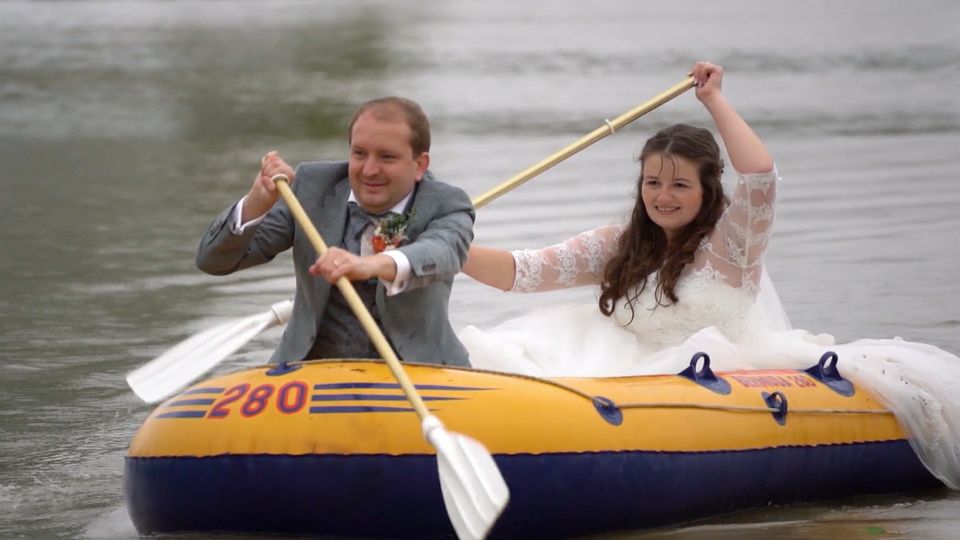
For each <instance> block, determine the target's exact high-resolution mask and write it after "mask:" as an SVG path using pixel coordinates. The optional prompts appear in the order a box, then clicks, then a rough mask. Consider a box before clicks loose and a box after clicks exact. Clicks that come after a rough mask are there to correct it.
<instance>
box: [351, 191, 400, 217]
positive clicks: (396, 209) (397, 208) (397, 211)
mask: <svg viewBox="0 0 960 540" xmlns="http://www.w3.org/2000/svg"><path fill="white" fill-rule="evenodd" d="M413 191H415V190H411V191H410V193H408V194H407V196H406V197H404V198H403V200H402V201H400V202H398V203H397V205H396V206H394V207H393V208H391V209H390V210H387V211H388V212H393V213H394V214H400V215H403V211H404V210H406V209H407V203H408V202H410V198H411V197H413ZM352 202H353V203H357V204H358V205H359V204H360V201H358V200H357V196H356V194H354V193H353V188H350V196H349V197H347V204H350V203H352ZM378 215H379V214H378Z"/></svg>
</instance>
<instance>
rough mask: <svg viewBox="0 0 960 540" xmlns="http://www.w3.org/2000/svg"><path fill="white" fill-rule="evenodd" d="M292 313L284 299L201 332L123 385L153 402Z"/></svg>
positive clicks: (176, 389) (133, 373) (131, 373)
mask: <svg viewBox="0 0 960 540" xmlns="http://www.w3.org/2000/svg"><path fill="white" fill-rule="evenodd" d="M292 311H293V302H291V301H289V300H284V301H282V302H277V303H276V304H274V305H272V306H270V310H269V311H265V312H263V313H260V314H257V315H251V316H250V317H244V318H243V319H239V320H236V321H230V322H226V323H222V324H220V325H217V326H215V327H213V328H209V329H207V330H204V331H203V332H200V333H199V334H196V335H194V336H191V337H189V338H187V339H185V340H183V341H181V342H180V343H178V344H176V345H175V346H174V347H173V348H171V349H170V350H168V351H167V352H165V353H163V354H161V355H160V356H158V357H156V358H154V359H153V360H151V361H149V362H147V363H146V364H144V365H142V366H140V367H139V368H137V369H135V370H133V371H131V372H130V373H128V374H127V384H129V385H130V388H131V389H132V390H133V392H134V393H135V394H137V396H139V397H140V399H142V400H143V401H145V402H147V403H156V402H158V401H160V400H162V399H165V398H167V397H169V396H171V395H173V394H174V393H176V392H177V391H179V390H181V389H182V388H184V387H185V386H187V385H188V384H190V383H191V382H193V381H194V380H196V379H197V378H199V377H200V376H201V375H203V374H204V373H206V372H207V371H210V370H211V369H212V368H213V367H214V366H216V365H217V364H219V363H220V362H221V361H222V360H223V359H224V358H226V357H227V356H230V355H231V354H233V353H234V352H235V351H236V350H237V349H239V348H240V347H243V346H244V345H245V344H246V343H247V342H248V341H250V340H251V339H253V338H254V337H255V336H256V335H257V334H259V333H260V332H263V331H264V330H266V329H268V328H271V327H273V326H277V325H280V324H284V323H286V322H287V321H288V320H290V314H291V312H292Z"/></svg>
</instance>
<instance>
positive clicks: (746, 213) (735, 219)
mask: <svg viewBox="0 0 960 540" xmlns="http://www.w3.org/2000/svg"><path fill="white" fill-rule="evenodd" d="M779 181H780V175H779V174H778V173H777V168H776V167H774V168H773V170H772V171H770V172H768V173H757V174H741V175H739V178H738V180H737V186H736V188H735V189H734V193H733V197H732V198H731V202H730V206H729V207H727V209H726V210H725V211H724V213H723V216H722V217H721V218H720V221H718V222H717V226H716V228H715V229H714V231H713V233H711V234H710V237H709V239H708V241H707V242H706V243H705V244H704V246H703V248H702V249H703V250H704V251H705V254H706V257H705V261H704V263H703V264H702V266H710V267H712V268H713V270H716V271H718V272H720V273H721V274H722V275H723V277H724V278H725V279H726V281H727V283H729V284H730V285H731V286H733V287H748V288H750V289H751V290H754V291H756V290H757V289H758V288H759V284H760V276H761V273H762V270H763V266H762V262H763V254H764V252H766V250H767V244H768V243H769V240H770V233H771V230H772V227H773V209H774V203H775V202H776V198H777V184H778V183H779ZM697 266H701V265H697Z"/></svg>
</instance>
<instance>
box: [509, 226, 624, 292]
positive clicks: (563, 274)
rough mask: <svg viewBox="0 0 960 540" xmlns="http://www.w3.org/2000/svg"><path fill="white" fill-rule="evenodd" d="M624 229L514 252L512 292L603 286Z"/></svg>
mask: <svg viewBox="0 0 960 540" xmlns="http://www.w3.org/2000/svg"><path fill="white" fill-rule="evenodd" d="M623 228H624V226H623V225H606V226H603V227H600V228H597V229H593V230H591V231H587V232H584V233H580V234H578V235H576V236H574V237H573V238H570V239H568V240H566V241H563V242H560V243H559V244H554V245H552V246H550V247H546V248H543V249H521V250H516V251H513V252H512V253H513V260H514V262H515V263H516V268H517V272H516V274H515V276H514V278H513V288H512V289H510V290H511V291H512V292H540V291H551V290H555V289H564V288H570V287H581V286H584V285H595V284H598V283H600V279H601V276H602V274H603V268H604V266H605V265H606V264H607V261H608V260H609V259H610V257H611V256H612V255H613V253H614V251H616V247H617V240H619V239H620V234H621V233H622V232H623Z"/></svg>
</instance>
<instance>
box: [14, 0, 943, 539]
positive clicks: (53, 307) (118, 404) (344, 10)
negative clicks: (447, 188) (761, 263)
mask: <svg viewBox="0 0 960 540" xmlns="http://www.w3.org/2000/svg"><path fill="white" fill-rule="evenodd" d="M958 20H960V6H958V4H956V3H955V2H952V1H930V2H924V3H906V2H898V1H892V0H885V1H868V0H859V1H850V2H843V3H840V2H826V1H810V2H802V3H782V2H761V1H759V0H758V1H755V2H752V1H737V2H723V3H708V2H693V1H681V2H671V3H658V4H653V3H645V2H632V1H629V0H617V1H611V2H592V3H590V4H589V5H587V4H585V3H583V2H577V1H566V0H565V1H555V2H511V1H506V0H496V1H486V2H469V1H466V0H454V1H449V2H430V1H426V0H423V1H416V2H415V1H409V2H389V1H386V0H384V1H380V2H377V1H346V0H344V1H339V2H324V3H322V4H321V3H319V2H317V3H314V2H306V1H301V2H296V1H276V2H253V1H251V2H243V1H222V2H212V1H211V2H199V1H193V2H191V1H178V2H163V1H156V2H148V1H129V2H124V1H85V2H28V1H10V0H7V1H3V2H0V163H2V168H3V172H2V175H0V188H2V190H0V249H2V252H0V261H2V262H0V537H3V538H21V537H22V538H52V537H67V538H72V537H87V538H129V537H131V536H133V535H134V533H133V531H132V528H131V526H130V524H129V520H128V518H127V517H126V513H125V509H124V508H123V498H122V484H121V480H122V478H121V471H122V461H123V455H124V453H125V451H126V445H127V444H128V442H129V440H130V438H131V437H132V435H133V433H134V431H135V430H136V428H137V426H138V425H139V423H140V422H141V421H142V420H143V419H144V417H145V415H146V414H147V412H148V407H147V406H145V405H143V404H141V403H139V402H138V401H137V400H136V399H135V398H134V397H133V396H132V394H130V392H129V391H128V390H127V388H126V387H125V384H124V381H123V375H124V374H125V373H126V372H127V371H128V370H130V369H131V368H133V367H135V366H137V365H139V364H141V363H142V362H144V361H146V360H149V359H150V358H152V357H153V356H155V355H157V354H159V353H160V352H162V351H164V350H165V349H166V348H168V347H170V346H171V345H173V344H174V343H176V342H177V341H178V340H180V339H182V338H184V337H186V336H188V335H190V334H191V333H193V332H196V331H198V330H200V329H202V328H206V327H208V326H210V325H212V324H214V323H215V322H217V321H220V320H223V319H224V318H227V317H231V316H237V315H246V314H251V313H256V312H259V311H261V310H263V309H265V308H266V306H268V305H269V304H271V303H272V302H275V301H277V300H280V299H282V298H287V297H289V296H291V291H292V286H293V281H292V277H291V272H290V267H289V261H288V260H282V261H279V262H277V263H274V264H272V265H269V266H266V267H262V268H258V269H255V270H251V271H248V272H244V273H241V274H239V275H235V276H232V277H228V278H213V277H209V276H205V275H202V274H200V273H199V272H198V271H197V270H195V268H194V267H193V249H194V247H195V245H196V242H197V240H198V237H199V234H200V232H201V231H202V230H203V228H204V227H205V226H206V224H207V222H208V221H209V220H210V219H211V218H212V216H213V215H214V214H215V213H216V212H217V211H219V210H220V209H221V207H223V206H224V205H225V204H227V203H228V202H229V201H230V200H232V199H234V198H236V197H239V196H240V195H241V194H242V193H243V192H244V191H245V190H246V188H247V185H248V183H249V181H250V179H251V177H252V174H253V172H254V171H255V170H256V164H257V160H258V159H259V157H260V156H261V155H262V154H263V153H264V152H265V151H266V150H269V149H274V148H275V149H278V150H280V151H281V152H282V153H283V154H284V155H285V156H286V157H287V158H288V160H290V161H292V162H296V161H299V160H304V159H315V158H320V157H337V156H340V155H342V154H343V151H344V148H345V142H344V140H343V133H344V126H345V115H347V114H349V112H351V110H352V108H353V106H354V105H356V104H357V103H359V102H360V101H362V100H364V99H367V98H369V97H373V96H377V95H383V94H388V93H391V94H393V93H395V94H402V95H407V96H410V97H413V98H415V99H417V100H418V101H420V102H421V103H422V104H423V106H424V107H425V109H426V110H427V112H428V113H429V114H430V116H431V119H432V121H433V124H434V139H435V145H434V149H433V152H432V155H433V163H434V167H433V168H434V171H435V172H436V173H437V174H438V175H440V176H441V177H443V178H445V179H447V180H449V181H452V182H454V183H457V184H458V185H460V186H462V187H464V188H465V189H466V190H467V191H468V192H469V193H471V194H474V195H478V194H480V193H482V192H483V191H485V190H487V189H489V188H491V187H493V186H495V185H497V184H498V183H500V182H502V181H503V180H505V179H506V178H508V177H509V176H511V175H512V174H514V173H515V172H517V171H519V170H521V169H523V168H525V167H526V166H528V165H530V164H532V163H534V162H536V161H538V160H540V159H542V158H543V157H545V156H547V155H549V154H550V153H552V152H553V151H555V150H557V149H559V148H560V147H562V146H564V145H566V144H567V143H569V142H571V141H573V140H574V139H576V138H578V137H579V136H581V135H582V134H584V133H587V132H589V131H590V130H592V129H593V128H595V127H597V126H598V125H599V124H600V123H601V122H602V120H603V119H604V118H612V117H614V116H616V115H618V114H620V113H621V112H623V111H626V110H627V109H629V108H631V107H633V106H635V105H636V104H638V103H640V102H642V101H645V100H646V99H648V98H649V97H652V96H653V95H654V94H656V93H659V92H660V91H661V90H663V89H666V88H667V87H669V86H671V85H673V84H674V83H675V82H678V81H679V80H680V79H681V78H682V77H683V75H684V73H685V71H686V69H687V68H688V67H689V65H690V64H692V62H693V61H694V60H696V59H699V58H709V59H712V60H714V61H716V62H719V63H721V64H723V65H724V66H725V68H726V69H727V72H728V77H727V84H726V91H727V94H728V95H729V96H730V98H731V99H732V100H733V101H734V102H735V103H736V104H737V105H738V107H739V109H740V110H741V112H742V113H743V114H744V116H746V117H747V118H748V119H749V120H750V121H751V123H752V124H753V125H754V126H755V127H756V129H757V130H758V131H759V132H760V133H761V134H762V135H763V136H764V138H765V139H766V140H767V142H768V143H769V145H770V147H771V149H772V150H773V152H774V154H775V156H776V158H777V162H778V165H779V168H780V171H781V173H782V174H783V176H784V178H785V185H784V187H783V191H782V193H783V197H782V201H781V206H780V213H779V218H778V219H779V221H778V225H777V232H776V236H775V239H774V242H773V246H772V248H771V251H770V253H769V257H768V266H769V268H770V271H771V274H772V275H773V277H774V279H775V281H776V282H777V283H778V286H779V289H780V293H781V296H782V297H783V300H784V303H785V304H786V306H787V309H788V311H789V313H790V315H791V317H792V319H793V322H794V324H795V325H797V326H800V327H805V328H809V329H811V330H815V331H818V332H830V333H833V334H834V335H836V336H837V338H838V339H840V340H850V339H855V338H858V337H865V336H869V337H891V336H894V335H899V336H902V337H904V338H905V339H912V340H916V341H922V342H926V343H932V344H935V345H938V346H940V347H942V348H944V349H947V350H949V351H951V352H954V353H957V352H960V307H958V301H960V285H958V282H957V281H956V277H955V276H957V275H958V270H960V239H958V238H960V213H958V212H957V208H958V206H960V173H958V172H957V166H956V156H957V149H958V148H960V97H958V94H957V92H956V89H957V88H958V87H960V25H957V23H956V21H958ZM677 121H683V122H690V123H700V124H705V123H706V122H707V118H706V116H705V114H704V112H703V111H702V110H701V109H700V106H699V104H698V103H697V102H696V100H695V99H694V98H693V97H692V96H683V97H681V98H678V99H677V100H675V101H674V102H672V103H670V104H669V105H667V106H665V107H664V108H662V109H661V110H659V111H656V112H654V113H652V114H650V115H649V116H647V117H645V118H644V119H641V120H640V121H638V122H637V123H636V124H635V125H634V126H632V127H630V128H629V129H626V130H624V131H623V132H622V133H620V134H618V135H617V136H616V137H612V138H610V139H608V140H605V141H603V142H601V143H599V144H597V145H596V146H594V147H592V148H590V149H589V150H587V151H585V152H583V153H582V154H581V155H578V156H576V157H575V158H572V159H571V160H569V161H568V162H566V163H564V164H563V165H562V166H560V167H558V168H556V169H554V170H553V171H550V172H548V173H546V174H544V175H543V176H541V177H540V178H538V179H536V180H534V181H533V182H531V183H530V184H528V185H526V186H524V187H522V188H521V189H519V190H517V191H515V192H513V193H511V194H509V195H508V196H506V197H504V198H503V199H502V200H499V201H496V202H494V203H493V204H491V205H490V206H489V207H487V208H484V209H482V210H481V211H480V213H479V219H478V226H477V234H478V241H479V242H483V243H486V244H493V245H499V246H504V247H533V246H539V245H544V244H546V243H552V242H554V241H557V240H560V239H562V238H565V237H567V236H568V235H570V234H573V233H575V232H579V231H581V230H585V229H588V228H591V227H594V226H597V225H600V224H603V223H607V222H610V221H612V220H615V219H618V218H619V217H620V216H622V215H623V213H624V212H625V211H626V209H627V208H628V207H629V202H630V196H631V194H632V185H633V175H634V174H635V168H636V166H635V164H634V163H633V161H632V156H633V155H634V154H635V153H636V152H637V151H638V150H639V146H640V144H641V142H642V140H643V139H644V137H645V136H646V135H648V134H650V133H651V132H653V131H654V130H656V129H658V128H659V127H662V126H663V125H665V124H668V123H672V122H677ZM592 294H593V293H592V291H589V290H577V291H568V292H564V293H560V294H555V295H536V296H523V297H516V296H507V295H500V294H489V291H488V290H484V289H482V288H480V287H479V286H477V285H475V284H473V283H470V282H469V280H466V279H462V280H459V281H458V287H457V290H456V291H455V294H454V299H453V303H452V311H453V318H454V321H455V323H456V324H458V325H466V324H477V325H480V326H485V325H490V324H493V323H495V322H497V321H500V320H502V319H504V318H505V317H509V316H511V315H514V314H518V313H521V312H523V311H525V310H527V309H529V308H531V307H533V306H535V305H543V304H546V303H553V302H566V301H576V300H586V301H590V300H591V299H592ZM276 338H277V333H276V332H271V333H267V334H265V335H263V336H262V337H261V338H260V339H258V340H256V341H255V342H253V343H251V344H250V345H249V346H248V347H247V348H245V349H244V350H243V351H242V352H241V353H239V354H238V355H236V357H235V358H233V359H232V360H231V361H230V362H227V363H226V364H227V365H226V366H224V367H223V368H222V369H234V368H236V367H238V366H241V365H244V364H251V363H256V362H259V361H262V360H263V359H264V358H265V357H266V355H267V354H268V352H269V351H270V350H271V349H272V347H273V344H274V343H275V340H276ZM958 515H960V496H957V495H956V494H954V493H950V492H945V491H944V492H934V493H924V494H912V495H909V496H904V497H886V498H868V499H862V500H846V501H841V502H837V503H829V504H822V505H811V506H803V507H790V508H772V509H763V510H758V511H751V512H745V513H741V514H736V515H733V516H725V517H722V518H717V519H712V520H710V521H708V522H705V523H699V524H694V525H690V526H687V527H679V528H671V529H666V530H656V531H646V532H636V533H618V534H617V535H613V536H610V538H624V539H625V538H659V537H670V538H674V537H676V538H688V537H711V538H733V537H737V538H765V537H768V536H771V535H775V536H777V537H780V538H804V539H807V538H822V537H875V536H878V535H880V536H905V537H917V538H953V537H954V532H953V531H954V530H955V529H956V528H957V527H958V526H960V519H958V517H957V516H958Z"/></svg>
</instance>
